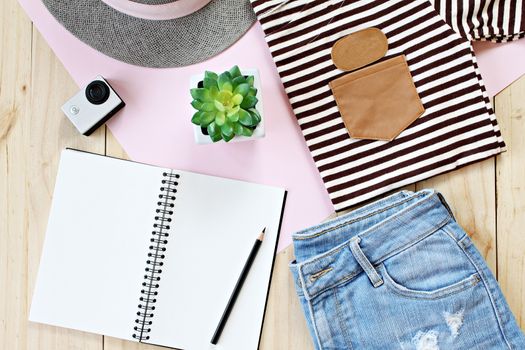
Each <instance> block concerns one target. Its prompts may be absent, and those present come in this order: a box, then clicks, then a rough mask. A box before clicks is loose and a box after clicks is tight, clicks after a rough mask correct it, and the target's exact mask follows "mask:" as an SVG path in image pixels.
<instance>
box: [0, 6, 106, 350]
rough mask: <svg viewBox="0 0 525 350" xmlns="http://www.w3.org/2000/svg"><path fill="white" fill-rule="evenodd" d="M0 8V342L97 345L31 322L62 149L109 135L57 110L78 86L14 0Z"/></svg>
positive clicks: (96, 145) (8, 345)
mask: <svg viewBox="0 0 525 350" xmlns="http://www.w3.org/2000/svg"><path fill="white" fill-rule="evenodd" d="M0 9H1V13H0V16H1V18H2V20H1V22H0V23H1V24H0V28H1V29H0V30H1V31H2V32H1V35H0V36H1V37H2V50H1V51H0V55H1V56H0V57H1V64H0V67H1V73H0V75H1V79H0V81H1V90H0V101H1V102H0V106H1V107H0V120H1V122H0V124H1V131H0V133H1V137H0V149H1V151H0V152H1V155H0V169H1V170H0V171H1V172H2V174H1V175H0V177H1V180H0V183H1V185H0V193H1V196H2V202H1V204H0V205H1V210H0V216H1V218H0V222H1V223H2V224H0V225H2V231H1V236H0V250H1V252H0V259H1V260H2V262H1V265H0V285H2V292H1V293H2V297H1V298H0V317H1V326H0V347H1V348H2V349H28V348H30V349H71V348H77V349H88V350H99V349H101V348H102V342H101V340H102V339H101V337H99V336H94V335H88V334H85V333H81V332H75V331H70V330H65V329H60V328H55V327H49V326H43V325H38V324H33V323H30V322H28V321H27V319H28V312H29V308H30V303H31V295H32V290H33V286H34V281H35V278H36V272H37V269H38V263H39V257H40V252H41V247H42V242H43V237H44V232H45V227H46V224H47V218H48V213H49V207H50V203H51V195H52V191H53V187H54V182H55V175H56V169H57V165H58V157H59V152H60V150H61V149H62V148H64V147H65V146H77V147H80V148H83V149H88V150H90V149H91V150H97V149H99V150H101V149H102V146H103V144H104V138H103V133H98V134H97V135H95V136H93V137H92V138H90V139H89V140H88V139H83V138H81V137H79V135H78V133H77V132H76V130H74V128H72V126H71V125H70V124H69V122H68V121H67V120H66V119H65V117H64V116H63V115H62V114H61V112H60V110H59V106H60V105H61V104H62V103H63V102H64V101H65V99H66V98H68V97H70V95H71V94H72V93H73V92H75V91H76V90H77V88H76V87H75V85H74V84H73V83H72V81H71V79H70V78H69V77H68V75H67V74H66V73H65V72H64V69H63V68H62V66H61V65H60V63H58V61H57V60H56V58H55V55H54V54H53V53H52V52H51V51H50V50H49V48H48V46H47V44H45V43H44V41H43V39H42V38H41V37H40V35H39V34H38V33H36V31H33V29H32V25H31V23H30V21H29V20H28V19H27V17H26V16H25V14H24V13H23V11H22V9H21V8H20V7H19V5H18V3H17V2H16V0H4V1H2V2H1V4H0ZM64 278H67V276H64Z"/></svg>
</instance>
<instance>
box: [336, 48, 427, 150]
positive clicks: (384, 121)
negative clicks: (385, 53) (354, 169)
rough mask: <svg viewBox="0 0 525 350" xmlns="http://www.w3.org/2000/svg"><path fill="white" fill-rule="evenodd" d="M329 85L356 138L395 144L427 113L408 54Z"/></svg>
mask: <svg viewBox="0 0 525 350" xmlns="http://www.w3.org/2000/svg"><path fill="white" fill-rule="evenodd" d="M329 85H330V88H331V89H332V93H333V95H334V98H335V100H336V103H337V107H338V108H339V112H340V113H341V117H342V118H343V121H344V124H345V126H346V128H347V129H348V133H349V134H350V136H351V137H352V138H358V139H373V140H385V141H391V140H393V139H394V138H395V137H397V136H398V135H399V134H400V133H401V132H402V131H403V130H405V129H406V128H407V127H408V126H409V125H410V124H412V123H413V122H414V121H415V120H416V119H417V118H419V117H420V116H421V115H422V114H423V113H424V111H425V109H424V107H423V104H422V103H421V100H420V99H419V95H418V93H417V91H416V87H415V86H414V82H413V81H412V75H411V74H410V70H409V68H408V65H407V62H406V59H405V56H404V55H400V56H396V57H393V58H390V59H387V60H385V61H382V62H379V63H376V64H373V65H371V66H368V67H365V68H362V69H360V70H357V71H355V72H352V73H348V74H346V75H344V76H342V77H340V78H337V79H335V80H333V81H331V82H330V84H329Z"/></svg>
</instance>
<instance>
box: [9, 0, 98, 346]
mask: <svg viewBox="0 0 525 350" xmlns="http://www.w3.org/2000/svg"><path fill="white" fill-rule="evenodd" d="M9 1H13V0H9ZM32 52H33V54H32V56H33V63H32V81H31V83H32V85H31V113H30V114H29V115H28V125H27V128H28V140H27V143H26V144H25V145H24V147H23V152H24V154H23V158H21V159H20V161H21V162H23V163H24V164H25V167H26V169H25V172H26V174H27V179H26V186H25V188H24V191H25V192H26V196H27V197H28V198H30V202H28V203H27V206H26V208H24V212H25V213H26V215H27V217H26V219H27V223H26V226H25V230H26V232H27V237H28V241H27V242H26V249H27V254H28V256H27V267H28V276H27V278H28V282H29V283H28V286H27V296H28V298H27V304H28V305H29V304H30V301H31V299H30V297H31V294H32V291H33V286H34V282H35V279H36V274H37V271H38V264H39V260H40V254H41V250H42V244H43V239H44V236H45V230H46V226H47V220H48V215H49V209H50V205H51V198H52V195H53V189H54V185H55V178H56V172H57V168H58V161H59V158H60V152H61V151H62V150H63V149H64V148H66V147H72V148H78V149H82V150H86V151H93V152H103V151H104V136H105V135H104V130H101V131H98V132H96V133H94V134H93V135H92V136H90V137H89V138H88V137H84V136H81V135H80V134H79V133H78V131H77V130H76V129H75V128H74V126H73V125H72V124H71V123H70V122H69V120H67V118H66V117H65V116H64V115H63V114H62V112H61V111H60V106H61V105H62V104H63V103H64V102H65V101H66V100H67V99H69V98H70V97H71V96H72V95H73V94H75V93H76V92H77V91H78V87H77V86H76V84H75V83H74V82H73V81H72V80H71V78H70V77H69V75H68V74H67V72H66V71H65V70H64V68H63V66H62V64H61V63H60V62H59V61H58V60H57V58H56V56H55V54H54V53H53V52H52V51H51V50H50V48H49V46H48V45H47V44H46V42H45V41H44V39H43V38H42V37H41V36H40V34H39V33H38V32H37V31H36V29H35V30H34V31H33V48H32ZM81 185H82V184H79V186H81ZM21 189H22V188H21ZM29 237H30V239H29ZM64 278H65V279H66V278H67V276H64ZM24 317H25V318H27V315H24ZM27 327H28V344H29V348H30V349H42V350H44V349H64V350H65V349H72V348H77V349H88V350H100V349H102V337H101V336H97V335H93V334H88V333H83V332H78V331H72V330H67V329H63V328H58V327H51V326H47V325H40V324H36V323H28V325H27Z"/></svg>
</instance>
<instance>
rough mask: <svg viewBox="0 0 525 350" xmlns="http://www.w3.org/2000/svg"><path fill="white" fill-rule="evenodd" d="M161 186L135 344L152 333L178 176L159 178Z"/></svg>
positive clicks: (139, 307)
mask: <svg viewBox="0 0 525 350" xmlns="http://www.w3.org/2000/svg"><path fill="white" fill-rule="evenodd" d="M162 177H163V179H162V186H161V187H160V194H159V201H158V202H157V209H156V210H155V223H154V224H153V231H152V232H151V234H152V238H151V239H150V243H151V245H150V246H149V253H148V259H147V260H146V268H145V269H144V271H145V272H146V273H145V274H144V282H142V289H141V291H140V294H141V296H140V298H139V301H140V303H139V304H138V311H137V318H136V319H135V326H134V327H133V331H134V332H133V335H132V337H133V338H134V339H137V340H138V341H142V340H148V339H149V338H150V337H149V335H148V333H150V332H151V327H150V326H151V325H152V324H153V320H152V319H153V316H154V311H155V303H156V302H157V295H158V289H159V282H160V275H161V274H162V266H163V265H164V263H163V262H162V260H164V258H165V252H166V245H167V244H168V237H169V233H168V231H169V230H170V225H171V221H172V215H173V210H174V209H173V208H174V206H175V200H176V197H175V194H176V193H177V185H178V184H179V182H178V180H179V178H180V175H179V174H173V173H172V172H169V173H167V172H164V173H163V174H162Z"/></svg>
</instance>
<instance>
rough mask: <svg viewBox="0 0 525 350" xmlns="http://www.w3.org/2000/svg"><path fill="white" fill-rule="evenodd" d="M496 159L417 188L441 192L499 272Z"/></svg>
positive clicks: (491, 264)
mask: <svg viewBox="0 0 525 350" xmlns="http://www.w3.org/2000/svg"><path fill="white" fill-rule="evenodd" d="M494 162H495V161H494V159H493V158H491V159H487V160H484V161H482V162H479V163H475V164H471V165H469V166H467V167H464V168H461V169H458V170H455V171H453V172H451V173H448V174H443V175H440V176H436V177H434V178H431V179H429V180H426V181H422V182H419V183H417V186H416V187H417V189H418V190H421V189H423V188H434V189H436V190H438V191H439V192H441V193H442V194H443V195H444V196H445V198H446V200H447V202H448V204H449V206H450V207H451V209H452V211H453V213H454V216H455V217H456V220H457V221H458V223H459V224H460V225H461V226H462V227H463V229H464V230H465V231H467V233H468V234H469V235H470V237H471V238H472V240H473V242H474V244H475V245H476V248H478V250H479V251H480V252H481V254H482V255H483V257H484V258H485V260H486V261H487V263H488V265H489V267H490V268H491V269H492V271H493V272H494V273H495V272H496V214H495V209H494V208H495V206H496V192H495V188H494V181H495V175H494V167H495V165H494Z"/></svg>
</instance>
